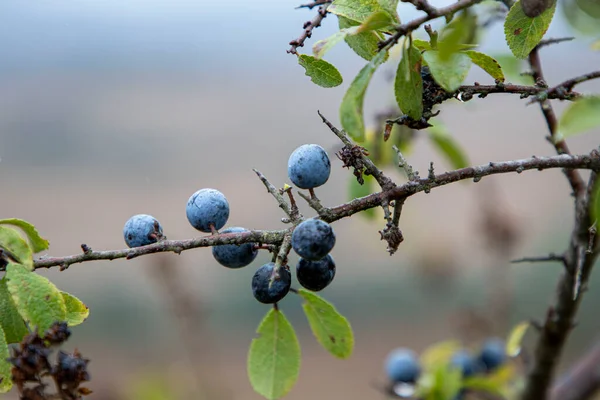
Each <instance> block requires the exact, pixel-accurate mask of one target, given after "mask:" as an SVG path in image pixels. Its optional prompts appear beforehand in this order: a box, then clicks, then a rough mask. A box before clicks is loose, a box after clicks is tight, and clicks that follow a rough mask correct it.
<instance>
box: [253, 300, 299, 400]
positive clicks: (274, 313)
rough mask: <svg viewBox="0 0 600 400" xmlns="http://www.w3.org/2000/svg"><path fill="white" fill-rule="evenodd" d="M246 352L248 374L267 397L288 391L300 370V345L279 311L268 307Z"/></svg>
mask: <svg viewBox="0 0 600 400" xmlns="http://www.w3.org/2000/svg"><path fill="white" fill-rule="evenodd" d="M256 332H257V333H258V337H257V338H254V339H252V344H250V352H249V353H248V377H249V378H250V383H251V384H252V387H253V388H254V390H255V391H256V392H257V393H259V394H260V395H262V396H264V397H266V398H267V399H269V400H274V399H279V398H281V397H283V396H284V395H285V394H286V393H288V392H289V391H290V389H291V388H292V386H294V384H295V383H296V380H297V379H298V374H299V373H300V344H299V343H298V338H297V337H296V333H295V332H294V328H293V327H292V325H291V324H290V323H289V321H288V320H287V319H286V317H285V315H284V314H283V312H281V311H279V310H275V309H274V308H273V309H271V310H270V311H269V312H268V313H267V315H266V316H265V317H264V318H263V320H262V322H261V323H260V325H259V327H258V330H257V331H256Z"/></svg>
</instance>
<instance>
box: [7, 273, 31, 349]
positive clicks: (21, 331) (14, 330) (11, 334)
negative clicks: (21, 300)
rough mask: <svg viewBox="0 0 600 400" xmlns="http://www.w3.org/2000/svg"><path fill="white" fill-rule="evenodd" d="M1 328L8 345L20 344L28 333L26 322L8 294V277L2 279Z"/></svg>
mask: <svg viewBox="0 0 600 400" xmlns="http://www.w3.org/2000/svg"><path fill="white" fill-rule="evenodd" d="M0 327H1V328H2V329H3V330H4V335H5V336H6V341H7V342H8V343H18V342H20V341H21V340H22V339H23V337H24V336H25V335H26V334H27V333H28V330H27V326H26V325H25V321H23V318H22V317H21V315H20V314H19V311H18V310H17V306H16V305H15V302H14V301H13V299H12V296H11V295H10V293H9V292H8V287H7V285H6V277H4V278H2V279H0Z"/></svg>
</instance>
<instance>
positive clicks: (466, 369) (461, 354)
mask: <svg viewBox="0 0 600 400" xmlns="http://www.w3.org/2000/svg"><path fill="white" fill-rule="evenodd" d="M450 364H451V365H452V366H454V367H456V368H458V369H460V371H461V372H462V375H463V376H464V377H469V376H472V375H474V374H476V373H477V372H479V365H478V362H477V360H475V358H474V357H473V356H472V355H471V354H470V353H469V352H468V351H466V350H459V351H457V352H456V353H454V355H452V358H451V359H450Z"/></svg>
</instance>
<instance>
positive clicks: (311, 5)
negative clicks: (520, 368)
mask: <svg viewBox="0 0 600 400" xmlns="http://www.w3.org/2000/svg"><path fill="white" fill-rule="evenodd" d="M331 2H332V0H316V1H313V2H312V3H307V4H300V5H299V6H298V7H296V9H299V8H308V9H309V10H312V9H313V8H315V7H318V6H322V5H324V4H329V3H331Z"/></svg>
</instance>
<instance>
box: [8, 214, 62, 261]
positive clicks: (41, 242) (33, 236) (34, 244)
mask: <svg viewBox="0 0 600 400" xmlns="http://www.w3.org/2000/svg"><path fill="white" fill-rule="evenodd" d="M0 224H7V225H14V226H18V227H19V228H21V229H22V230H23V232H25V234H26V235H27V238H28V239H29V243H30V244H31V250H32V251H33V252H34V253H39V252H40V251H44V250H46V249H48V247H49V246H50V243H49V242H48V241H47V240H46V239H44V238H43V237H41V236H40V234H39V233H38V231H37V229H35V226H33V225H32V224H30V223H29V222H27V221H23V220H22V219H18V218H8V219H1V220H0Z"/></svg>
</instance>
